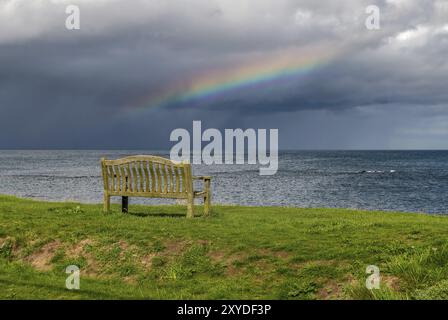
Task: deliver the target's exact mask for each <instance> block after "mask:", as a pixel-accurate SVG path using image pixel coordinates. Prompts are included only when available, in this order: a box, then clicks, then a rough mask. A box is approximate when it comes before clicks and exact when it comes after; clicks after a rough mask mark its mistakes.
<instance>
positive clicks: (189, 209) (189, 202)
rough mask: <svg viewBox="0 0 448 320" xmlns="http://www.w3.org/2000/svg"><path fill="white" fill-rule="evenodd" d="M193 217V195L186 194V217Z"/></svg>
mask: <svg viewBox="0 0 448 320" xmlns="http://www.w3.org/2000/svg"><path fill="white" fill-rule="evenodd" d="M193 217H194V197H193V195H191V196H188V199H187V218H193Z"/></svg>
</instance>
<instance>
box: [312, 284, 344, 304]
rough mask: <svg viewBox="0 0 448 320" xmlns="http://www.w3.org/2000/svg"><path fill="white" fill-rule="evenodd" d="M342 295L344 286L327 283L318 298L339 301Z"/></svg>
mask: <svg viewBox="0 0 448 320" xmlns="http://www.w3.org/2000/svg"><path fill="white" fill-rule="evenodd" d="M341 295H342V286H341V285H340V284H338V283H337V282H336V281H330V282H328V283H326V284H325V285H324V286H323V287H322V288H320V289H319V291H318V292H317V297H318V299H320V300H331V299H339V298H340V297H341Z"/></svg>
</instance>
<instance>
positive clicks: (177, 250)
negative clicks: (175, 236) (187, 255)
mask: <svg viewBox="0 0 448 320" xmlns="http://www.w3.org/2000/svg"><path fill="white" fill-rule="evenodd" d="M164 246H165V249H164V250H163V251H162V252H161V254H160V255H162V256H178V255H180V254H182V253H183V252H184V251H185V250H186V249H187V247H189V246H191V243H189V242H188V241H185V240H170V241H167V242H165V243H164Z"/></svg>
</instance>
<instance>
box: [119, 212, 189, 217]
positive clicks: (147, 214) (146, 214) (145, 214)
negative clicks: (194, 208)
mask: <svg viewBox="0 0 448 320" xmlns="http://www.w3.org/2000/svg"><path fill="white" fill-rule="evenodd" d="M126 214H129V215H131V216H135V217H142V218H148V217H161V218H185V216H186V213H172V212H171V213H164V212H128V213H126Z"/></svg>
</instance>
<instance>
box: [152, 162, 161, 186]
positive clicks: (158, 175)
mask: <svg viewBox="0 0 448 320" xmlns="http://www.w3.org/2000/svg"><path fill="white" fill-rule="evenodd" d="M154 165H155V166H156V176H157V192H159V193H162V175H161V172H160V163H154Z"/></svg>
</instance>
